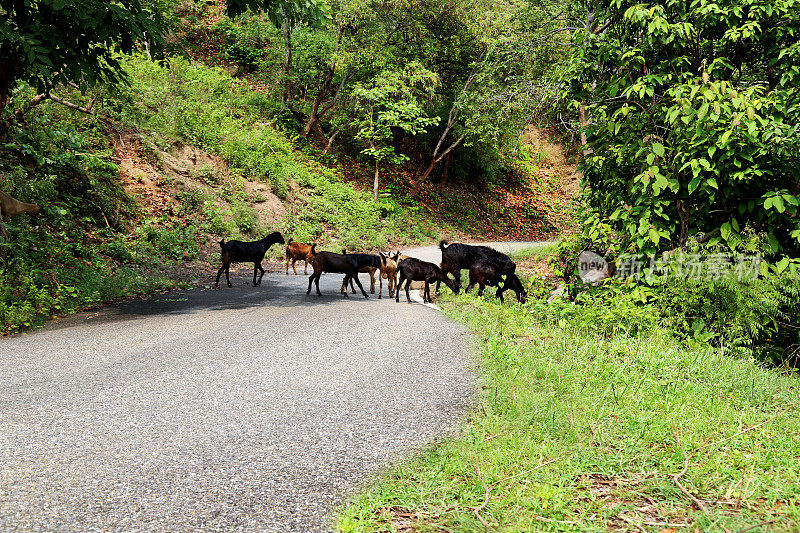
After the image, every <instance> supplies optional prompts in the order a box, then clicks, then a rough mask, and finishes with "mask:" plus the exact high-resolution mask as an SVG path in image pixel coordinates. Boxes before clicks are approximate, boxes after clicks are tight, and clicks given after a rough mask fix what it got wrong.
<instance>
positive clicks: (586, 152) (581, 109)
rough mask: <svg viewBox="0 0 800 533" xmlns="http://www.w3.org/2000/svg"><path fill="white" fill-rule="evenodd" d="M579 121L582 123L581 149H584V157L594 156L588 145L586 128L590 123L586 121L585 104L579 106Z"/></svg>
mask: <svg viewBox="0 0 800 533" xmlns="http://www.w3.org/2000/svg"><path fill="white" fill-rule="evenodd" d="M578 120H580V123H581V147H582V148H583V157H589V156H590V155H592V149H591V148H589V147H588V146H587V145H586V127H587V126H588V125H589V121H588V120H586V106H585V105H584V103H583V102H581V103H580V104H579V105H578Z"/></svg>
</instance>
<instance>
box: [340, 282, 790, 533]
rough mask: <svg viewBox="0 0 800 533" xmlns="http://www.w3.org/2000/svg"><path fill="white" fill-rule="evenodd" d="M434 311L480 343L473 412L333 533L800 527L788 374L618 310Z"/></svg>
mask: <svg viewBox="0 0 800 533" xmlns="http://www.w3.org/2000/svg"><path fill="white" fill-rule="evenodd" d="M617 298H618V297H617ZM441 304H442V306H443V309H444V310H445V312H446V313H447V314H448V315H449V316H452V317H453V318H456V319H458V320H461V321H463V322H464V323H465V324H466V325H467V326H468V327H469V328H470V329H471V330H473V331H474V332H475V334H476V335H477V336H478V338H479V341H480V346H481V348H480V351H479V358H480V361H481V363H482V367H483V380H482V381H483V392H482V393H481V395H480V397H479V398H478V405H477V407H476V408H475V409H474V410H473V411H472V412H471V413H470V415H469V419H468V421H467V422H466V424H465V426H464V428H463V430H462V433H461V435H459V436H458V437H455V438H451V439H447V440H445V441H443V442H441V443H438V444H436V445H434V446H433V447H431V448H430V449H429V450H427V451H426V452H424V453H423V454H422V455H421V456H420V457H418V458H417V459H414V460H412V461H410V462H409V463H407V464H404V465H402V466H400V467H398V468H396V469H394V470H393V471H392V472H391V473H389V474H388V475H386V476H384V477H383V478H382V479H381V480H380V481H379V482H377V483H376V484H375V485H374V486H373V487H372V488H371V489H370V490H368V491H367V492H366V493H364V494H363V495H362V496H360V497H359V498H357V499H356V500H355V501H354V502H352V503H351V504H349V505H348V506H347V507H346V508H345V509H344V510H343V511H342V513H341V515H340V518H339V521H338V527H339V529H340V530H341V531H394V530H400V529H403V528H407V529H410V530H419V531H429V530H430V531H439V530H463V531H469V530H483V529H485V528H489V529H498V530H513V531H542V530H565V531H573V530H579V531H607V530H608V529H609V528H611V529H615V530H645V531H662V530H665V529H667V528H677V529H678V530H680V528H683V527H687V528H692V529H695V528H697V529H699V530H702V531H724V530H739V529H742V528H747V527H753V526H756V527H755V529H753V530H756V531H757V530H759V528H761V529H760V530H762V531H763V530H766V528H767V526H766V525H765V524H768V527H769V530H771V531H794V530H796V529H797V528H798V527H800V506H798V503H800V502H799V501H798V498H797V494H800V474H798V472H800V469H798V464H797V457H798V456H800V439H798V436H800V421H798V418H797V417H796V416H795V414H796V412H797V408H798V406H800V389H798V387H797V378H796V377H794V376H790V375H784V374H782V373H780V372H776V371H775V370H769V369H766V368H763V367H761V366H759V365H758V364H756V363H754V362H753V361H752V359H748V358H738V357H731V356H730V355H729V352H728V351H727V350H726V349H725V348H724V347H714V346H711V345H709V344H696V345H693V346H692V347H691V348H689V347H687V346H686V345H685V344H682V343H681V342H680V341H679V340H678V339H677V338H676V337H675V335H674V332H673V331H671V330H669V329H664V328H663V327H662V325H661V324H659V323H657V322H654V321H652V320H650V321H648V320H646V317H644V316H641V315H640V314H639V313H640V311H631V310H630V309H632V308H635V309H639V310H641V309H642V308H641V307H639V306H634V305H629V303H625V302H624V301H618V303H617V305H618V308H619V309H617V311H616V312H614V311H609V310H608V308H607V309H606V310H605V311H603V310H598V309H595V308H593V306H592V305H588V304H587V305H572V304H566V305H563V306H561V307H555V308H552V309H551V310H550V311H549V312H547V311H545V310H544V309H541V308H539V307H538V304H536V303H532V304H531V305H528V306H520V305H516V304H514V305H508V304H506V305H502V304H500V303H499V301H498V300H496V299H494V298H489V299H476V298H474V297H473V296H470V295H460V296H452V295H449V296H444V297H443V298H442V300H441ZM567 307H570V308H572V309H574V311H571V312H565V311H564V310H565V309H567ZM607 312H612V313H615V314H613V316H609V317H603V316H602V315H603V313H607ZM629 312H632V313H635V316H630V317H629V318H627V319H625V314H626V313H629ZM614 323H618V325H617V326H615V327H612V324H614ZM634 324H636V325H637V327H631V325H634ZM698 502H699V503H698Z"/></svg>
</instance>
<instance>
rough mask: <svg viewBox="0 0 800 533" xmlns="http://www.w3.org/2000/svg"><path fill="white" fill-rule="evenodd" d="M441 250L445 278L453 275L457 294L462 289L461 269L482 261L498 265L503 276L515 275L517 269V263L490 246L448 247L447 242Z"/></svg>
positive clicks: (444, 242)
mask: <svg viewBox="0 0 800 533" xmlns="http://www.w3.org/2000/svg"><path fill="white" fill-rule="evenodd" d="M439 249H440V250H442V272H444V274H445V276H447V274H452V275H453V277H454V278H455V281H456V290H455V292H456V293H458V291H459V289H461V269H462V268H470V267H472V265H474V264H475V263H477V262H478V261H480V260H482V259H483V260H486V261H491V262H492V263H496V264H497V265H498V266H499V267H500V271H501V273H502V274H506V275H508V274H513V273H514V271H515V270H516V268H517V265H516V263H514V262H513V261H512V260H511V259H510V258H509V257H508V256H507V255H506V254H503V253H500V252H498V251H497V250H493V249H492V248H489V247H488V246H472V245H470V244H461V243H457V242H454V243H453V244H451V245H449V246H447V241H441V242H440V243H439ZM436 292H439V284H438V283H437V284H436Z"/></svg>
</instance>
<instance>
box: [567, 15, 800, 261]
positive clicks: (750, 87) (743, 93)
mask: <svg viewBox="0 0 800 533" xmlns="http://www.w3.org/2000/svg"><path fill="white" fill-rule="evenodd" d="M594 16H596V20H598V21H604V22H603V23H602V24H598V27H600V26H602V28H603V31H599V30H597V31H595V30H594V28H587V29H588V30H589V31H585V32H584V31H581V32H576V34H575V38H576V41H577V43H579V44H580V47H578V48H577V50H578V51H579V53H578V57H577V58H576V61H575V66H576V72H575V76H574V78H573V80H572V91H571V96H572V98H574V99H575V100H576V101H578V102H580V105H581V106H585V107H586V113H587V115H588V117H587V122H588V126H587V128H586V135H587V148H588V149H590V152H591V155H590V156H589V157H587V158H586V159H585V161H584V163H583V170H584V176H585V182H586V184H587V185H588V186H589V187H590V189H589V194H588V196H589V199H590V201H591V204H592V206H593V207H595V208H596V209H598V211H599V212H600V214H601V216H602V217H603V220H604V221H606V222H609V223H610V224H612V225H613V226H614V227H615V228H616V229H618V230H619V231H620V233H621V236H622V237H623V239H624V240H625V241H626V242H627V243H630V244H631V246H633V247H634V248H635V249H636V250H643V251H645V252H647V253H650V252H655V251H658V250H664V249H669V248H674V247H677V246H683V245H684V244H685V243H686V242H687V239H688V238H689V237H690V236H692V235H694V234H698V233H706V234H709V235H710V236H711V239H712V242H713V241H722V242H726V243H727V244H728V245H729V246H730V247H732V248H736V247H737V246H738V243H739V242H740V241H741V240H742V231H743V230H744V229H745V228H747V227H751V228H753V229H754V230H755V231H757V232H760V233H762V232H763V233H764V234H765V235H767V236H768V239H769V242H770V245H771V250H770V251H771V252H772V253H782V254H785V255H787V256H790V257H791V256H796V255H797V254H798V253H800V223H798V220H799V219H798V217H797V213H798V209H800V197H799V196H798V195H797V187H796V184H797V182H798V179H800V170H799V169H800V167H798V165H797V153H800V125H798V124H799V123H800V107H798V106H797V101H798V96H800V93H798V80H800V53H798V50H799V49H798V38H799V37H800V34H799V33H798V28H797V25H796V24H786V21H790V20H797V19H798V17H800V2H798V1H796V0H790V1H787V2H782V3H780V4H774V3H770V2H763V1H755V2H753V3H749V4H748V5H747V7H746V8H743V7H742V5H741V4H740V3H739V2H736V1H732V0H724V1H721V2H716V3H713V4H707V3H704V2H673V1H656V2H651V3H647V4H641V3H637V2H630V1H619V2H607V3H605V4H604V5H602V6H600V5H599V6H598V9H597V11H596V12H595V13H594Z"/></svg>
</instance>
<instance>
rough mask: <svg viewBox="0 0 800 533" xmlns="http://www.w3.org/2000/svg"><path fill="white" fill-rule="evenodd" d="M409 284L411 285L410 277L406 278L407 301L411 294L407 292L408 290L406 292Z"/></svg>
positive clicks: (409, 301)
mask: <svg viewBox="0 0 800 533" xmlns="http://www.w3.org/2000/svg"><path fill="white" fill-rule="evenodd" d="M410 286H411V278H408V279H407V280H406V300H408V303H411V294H409V292H408V288H409V287H410Z"/></svg>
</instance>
